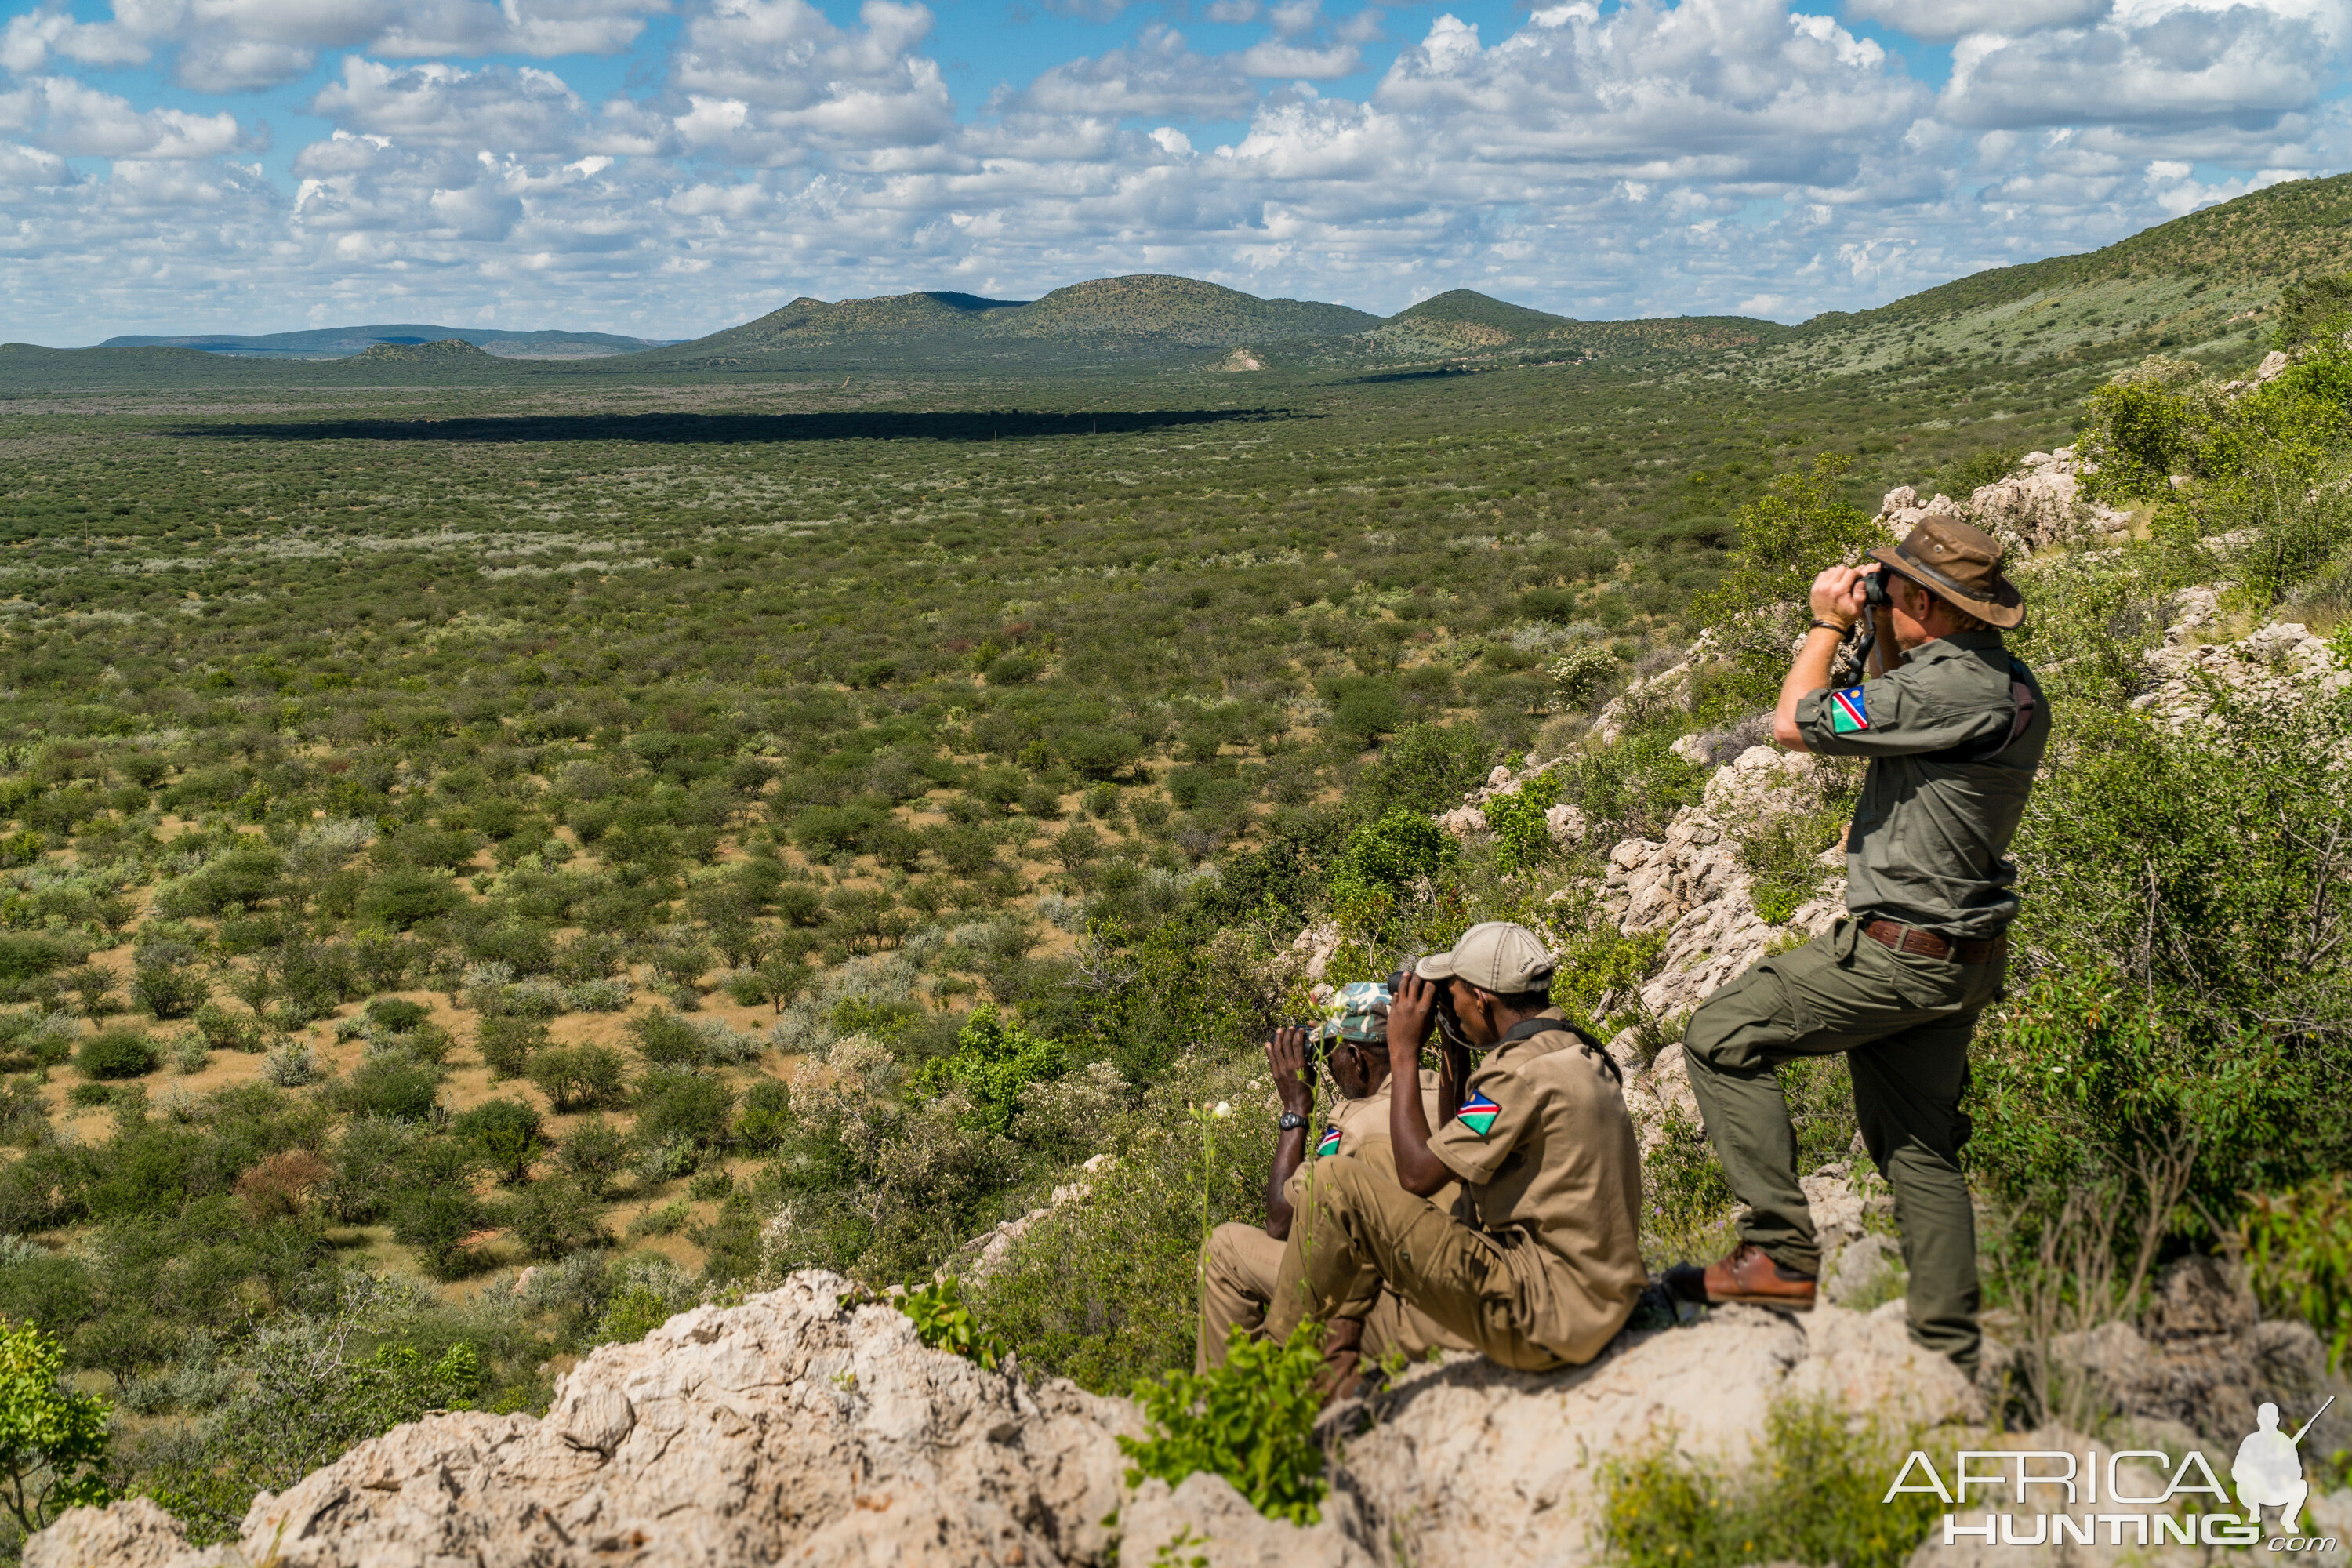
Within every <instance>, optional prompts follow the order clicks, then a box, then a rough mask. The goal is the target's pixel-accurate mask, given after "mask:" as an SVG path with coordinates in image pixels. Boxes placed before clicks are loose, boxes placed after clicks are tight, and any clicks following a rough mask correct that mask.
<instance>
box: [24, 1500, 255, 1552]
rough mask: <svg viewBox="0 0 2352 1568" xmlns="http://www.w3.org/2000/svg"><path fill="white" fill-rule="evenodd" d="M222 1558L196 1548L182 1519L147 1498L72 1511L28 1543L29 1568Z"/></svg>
mask: <svg viewBox="0 0 2352 1568" xmlns="http://www.w3.org/2000/svg"><path fill="white" fill-rule="evenodd" d="M218 1561H220V1557H219V1555H218V1549H215V1551H214V1552H205V1553H203V1554H201V1555H199V1554H198V1553H197V1552H194V1551H192V1550H191V1549H190V1548H189V1546H188V1532H187V1531H186V1530H185V1529H184V1527H183V1526H182V1525H181V1523H180V1521H178V1520H176V1519H173V1517H172V1516H171V1515H170V1514H168V1513H165V1512H164V1511H163V1510H162V1509H160V1508H158V1507H156V1506H155V1504H154V1503H153V1502H152V1501H151V1500H148V1499H146V1498H143V1497H139V1498H128V1499H125V1500H123V1501H121V1502H119V1503H116V1504H114V1505H113V1506H112V1507H110V1508H104V1509H96V1508H76V1509H68V1510H66V1512H65V1515H64V1517H62V1518H60V1519H59V1520H58V1521H57V1522H56V1523H55V1524H52V1525H51V1526H49V1528H48V1529H47V1530H45V1531H41V1532H40V1533H39V1534H38V1535H36V1536H34V1537H33V1538H32V1539H31V1540H30V1541H27V1542H25V1568H96V1565H97V1564H99V1563H104V1564H106V1565H107V1568H189V1565H193V1564H195V1563H212V1562H218Z"/></svg>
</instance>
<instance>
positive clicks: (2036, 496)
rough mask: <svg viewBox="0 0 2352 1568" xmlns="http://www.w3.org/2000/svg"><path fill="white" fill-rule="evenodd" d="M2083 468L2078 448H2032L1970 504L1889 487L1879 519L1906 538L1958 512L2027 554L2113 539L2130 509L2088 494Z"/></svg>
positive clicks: (2125, 522)
mask: <svg viewBox="0 0 2352 1568" xmlns="http://www.w3.org/2000/svg"><path fill="white" fill-rule="evenodd" d="M2083 472H2084V470H2083V468H2082V466H2081V464H2080V463H2079V462H2078V461H2077V459H2076V458H2075V453H2074V447H2060V448H2058V450H2056V451H2054V452H2028V453H2027V454H2026V455H2025V457H2024V458H2023V459H2022V460H2021V462H2020V463H2019V464H2018V468H2017V471H2016V472H2015V473H2013V474H2011V475H2010V476H2008V477H2007V478H2006V479H1996V480H1994V481H1993V482H1992V483H1991V484H1989V485H1979V486H1978V487H1977V488H1976V489H1974V490H1972V491H1970V492H1969V499H1968V500H1967V501H1966V502H1965V503H1963V502H1960V501H1957V500H1953V499H1951V498H1950V497H1948V496H1942V495H1938V496H1936V497H1935V498H1933V499H1932V500H1928V501H1927V502H1925V503H1922V502H1921V501H1920V500H1919V492H1918V491H1917V490H1916V489H1912V488H1911V487H1910V486H1909V485H1899V486H1897V487H1895V489H1891V490H1889V491H1887V492H1886V497H1885V500H1883V501H1881V502H1880V503H1879V509H1878V516H1877V518H1876V520H1875V521H1877V522H1878V524H1879V526H1880V527H1882V528H1885V530H1887V531H1889V532H1890V533H1892V534H1894V536H1895V538H1896V539H1897V540H1900V539H1903V538H1905V537H1906V536H1907V535H1908V534H1909V533H1910V531H1911V530H1912V529H1914V528H1916V527H1917V526H1918V525H1919V523H1920V522H1922V521H1925V520H1926V519H1927V518H1928V517H1930V516H1935V515H1939V514H1940V515H1942V516H1946V517H1957V518H1960V519H1963V520H1964V521H1969V522H1973V523H1975V524H1976V525H1977V526H1978V527H1979V528H1981V529H1983V530H1984V531H1986V532H1988V533H1990V534H1992V535H1993V536H1994V537H1995V538H1997V539H2000V540H2001V541H2002V542H2004V543H2005V544H2007V545H2008V546H2009V547H2010V548H2011V550H2012V551H2014V552H2016V553H2018V554H2021V555H2023V554H2031V553H2032V552H2036V551H2041V550H2047V549H2049V548H2051V547H2052V546H2053V545H2058V544H2067V543H2072V542H2075V541H2076V540H2078V539H2083V538H2091V539H2112V538H2114V537H2116V536H2117V535H2119V534H2126V533H2128V531H2129V530H2130V527H2131V517H2130V514H2129V513H2127V512H2122V511H2118V510H2116V509H2115V508H2113V507H2110V506H2105V505H2102V504H2101V503H2099V502H2096V501H2093V500H2088V499H2087V498H2085V497H2084V495H2083V493H2082V475H2083Z"/></svg>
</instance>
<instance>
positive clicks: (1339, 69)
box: [1239, 38, 1364, 81]
mask: <svg viewBox="0 0 2352 1568" xmlns="http://www.w3.org/2000/svg"><path fill="white" fill-rule="evenodd" d="M1239 63H1240V65H1241V69H1242V74H1243V75H1244V76H1255V77H1279V78H1284V79H1291V80H1305V81H1328V80H1329V79H1332V78H1334V77H1343V76H1353V75H1355V74H1356V72H1357V71H1359V70H1360V69H1361V68H1363V64H1364V52H1363V51H1362V50H1361V49H1360V48H1358V47H1356V46H1355V45H1353V44H1337V45H1333V46H1331V47H1328V48H1319V49H1318V48H1313V47H1300V46H1298V45H1297V44H1290V43H1283V42H1277V41H1276V40H1275V39H1272V38H1268V39H1265V41H1263V42H1261V43H1256V44H1253V45H1251V46H1250V47H1248V48H1247V49H1244V51H1243V52H1242V57H1241V60H1240V62H1239Z"/></svg>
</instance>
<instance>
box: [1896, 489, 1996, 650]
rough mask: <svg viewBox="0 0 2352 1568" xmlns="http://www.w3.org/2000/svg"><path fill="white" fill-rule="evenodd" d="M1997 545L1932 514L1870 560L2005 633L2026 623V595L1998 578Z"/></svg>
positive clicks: (1971, 529) (1969, 528)
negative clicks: (1895, 543) (1893, 545)
mask: <svg viewBox="0 0 2352 1568" xmlns="http://www.w3.org/2000/svg"><path fill="white" fill-rule="evenodd" d="M2001 555H2002V551H2001V548H2000V541H1998V540H1996V539H1994V538H1993V536H1992V535H1991V534H1990V533H1987V532H1986V531H1984V530H1982V529H1980V528H1976V527H1973V526H1971V525H1969V524H1968V523H1965V522H1962V521H1960V520H1959V519H1958V518H1956V517H1944V516H1940V515H1935V514H1930V515H1929V516H1927V517H1924V518H1922V519H1920V520H1919V523H1918V526H1917V527H1916V528H1914V529H1912V531H1910V533H1909V534H1907V535H1906V536H1905V538H1904V541H1903V542H1902V543H1900V544H1898V545H1896V546H1895V548H1893V549H1892V550H1889V549H1887V548H1885V546H1884V545H1882V546H1880V547H1879V548H1878V549H1876V550H1874V551H1872V552H1870V558H1871V559H1872V560H1873V561H1875V562H1878V563H1880V564H1882V565H1884V566H1885V567H1886V568H1888V569H1889V570H1890V571H1894V572H1897V573H1900V574H1902V575H1903V576H1905V577H1907V578H1909V579H1910V580H1911V581H1912V582H1914V583H1916V584H1918V585H1919V586H1920V587H1922V588H1925V589H1927V592H1929V593H1930V594H1933V595H1936V597H1937V598H1939V599H1941V600H1943V601H1944V602H1945V603H1946V604H1948V605H1953V606H1955V607H1956V608H1958V609H1962V610H1966V611H1967V612H1968V613H1969V615H1972V616H1975V617H1976V618H1977V619H1979V620H1980V621H1982V622H1983V623H1984V624H1985V625H1987V626H1999V627H2000V629H2001V630H2003V631H2007V630H2009V629H2010V628H2011V627H2012V626H2017V625H2019V624H2020V623H2021V622H2022V621H2023V620H2024V619H2025V595H2022V594H2021V593H2019V592H2018V591H2017V584H2014V583H2012V582H2011V581H2010V580H2009V579H2008V578H2007V577H2005V576H2003V575H2002V574H2001V570H2000V567H2001Z"/></svg>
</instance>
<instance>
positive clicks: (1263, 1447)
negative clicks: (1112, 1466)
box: [1118, 1323, 1330, 1525]
mask: <svg viewBox="0 0 2352 1568" xmlns="http://www.w3.org/2000/svg"><path fill="white" fill-rule="evenodd" d="M1322 1339H1323V1332H1322V1327H1321V1325H1319V1324H1317V1323H1301V1324H1299V1325H1298V1327H1297V1329H1296V1330H1294V1331H1292V1333H1291V1335H1290V1338H1289V1339H1288V1340H1286V1342H1283V1343H1281V1344H1276V1343H1275V1342H1273V1341H1271V1340H1261V1339H1253V1338H1251V1337H1250V1335H1249V1333H1248V1331H1246V1330H1243V1329H1235V1330H1234V1335H1233V1339H1232V1340H1231V1341H1230V1342H1229V1343H1228V1345H1227V1347H1226V1351H1225V1364H1224V1365H1223V1366H1220V1367H1212V1368H1210V1369H1209V1370H1208V1371H1207V1372H1205V1373H1190V1372H1171V1373H1165V1374H1163V1375H1162V1376H1161V1377H1160V1380H1159V1381H1158V1382H1156V1383H1139V1384H1136V1387H1135V1398H1136V1401H1137V1403H1139V1404H1140V1405H1142V1406H1143V1420H1144V1426H1145V1429H1146V1434H1147V1435H1146V1436H1143V1437H1141V1438H1136V1437H1126V1436H1122V1437H1121V1438H1119V1440H1118V1447H1119V1452H1121V1453H1123V1454H1125V1455H1126V1456H1127V1457H1128V1458H1129V1459H1131V1460H1133V1461H1134V1464H1133V1465H1132V1466H1131V1467H1129V1470H1128V1472H1127V1484H1128V1485H1129V1486H1134V1485H1136V1484H1137V1483H1138V1482H1139V1481H1141V1480H1142V1479H1144V1478H1145V1477H1147V1476H1150V1477H1156V1478H1158V1479H1160V1480H1163V1481H1166V1482H1167V1483H1168V1484H1169V1485H1170V1486H1171V1487H1172V1486H1175V1485H1176V1484H1178V1483H1179V1482H1181V1480H1183V1479H1184V1478H1185V1477H1186V1476H1189V1475H1192V1474H1193V1473H1194V1472H1196V1471H1202V1470H1205V1471H1207V1472H1208V1473H1209V1474H1211V1475H1213V1476H1223V1478H1224V1479H1226V1480H1228V1481H1231V1482H1232V1483H1233V1484H1234V1489H1235V1490H1236V1491H1238V1492H1240V1493H1241V1494H1242V1496H1244V1497H1245V1498H1247V1499H1249V1501H1250V1506H1251V1507H1253V1508H1255V1509H1256V1510H1258V1512H1259V1513H1261V1514H1263V1515H1265V1517H1266V1518H1268V1519H1279V1520H1286V1521H1289V1522H1290V1523H1292V1524H1297V1525H1307V1524H1314V1523H1316V1522H1317V1521H1319V1520H1320V1519H1321V1518H1322V1517H1323V1509H1322V1502H1323V1494H1324V1493H1325V1492H1326V1491H1328V1490H1329V1489H1330V1488H1329V1483H1328V1481H1327V1480H1326V1479H1324V1468H1323V1449H1322V1447H1320V1446H1319V1445H1318V1443H1317V1442H1316V1441H1315V1417H1316V1415H1317V1414H1318V1412H1320V1411H1321V1409H1322V1407H1323V1398H1322V1394H1321V1393H1320V1391H1318V1389H1317V1387H1316V1386H1315V1378H1316V1373H1318V1372H1319V1371H1320V1370H1321V1369H1322V1365H1323V1352H1322Z"/></svg>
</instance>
